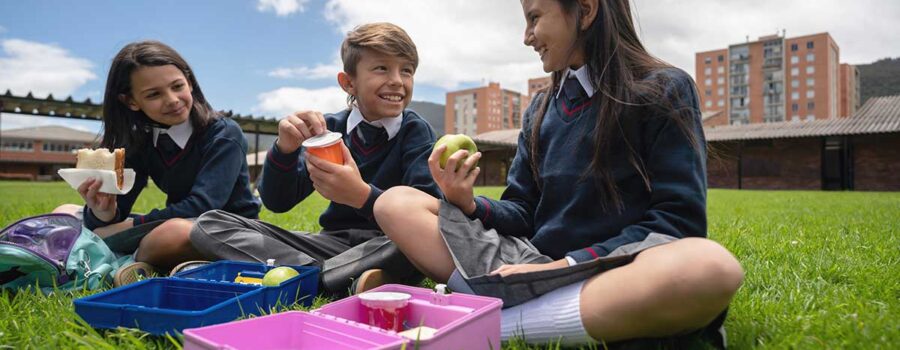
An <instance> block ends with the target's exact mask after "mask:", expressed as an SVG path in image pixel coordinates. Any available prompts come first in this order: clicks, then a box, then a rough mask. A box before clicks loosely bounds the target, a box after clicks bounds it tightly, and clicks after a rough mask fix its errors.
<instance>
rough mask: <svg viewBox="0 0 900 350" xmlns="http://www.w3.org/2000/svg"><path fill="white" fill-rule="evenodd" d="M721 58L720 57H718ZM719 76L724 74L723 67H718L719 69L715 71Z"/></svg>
mask: <svg viewBox="0 0 900 350" xmlns="http://www.w3.org/2000/svg"><path fill="white" fill-rule="evenodd" d="M719 57H722V56H719ZM716 71H717V72H719V74H725V66H719V69H716Z"/></svg>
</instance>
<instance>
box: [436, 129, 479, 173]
mask: <svg viewBox="0 0 900 350" xmlns="http://www.w3.org/2000/svg"><path fill="white" fill-rule="evenodd" d="M441 145H447V149H446V150H444V153H442V154H441V161H440V164H441V169H444V168H445V167H446V166H447V160H448V159H450V156H452V155H453V154H454V153H456V151H459V150H461V149H463V150H466V151H469V156H471V155H473V154H475V152H478V147H477V146H475V141H473V140H472V138H471V137H469V136H466V135H463V134H447V135H444V136H442V137H441V138H440V139H438V140H437V142H435V143H434V148H438V147H440V146H441ZM467 158H468V156H467V157H465V158H463V159H461V160H460V161H459V163H456V169H459V167H460V166H462V163H463V162H464V161H465V160H466V159H467ZM477 166H478V163H477V162H476V163H475V165H474V166H473V167H472V169H475V167H477Z"/></svg>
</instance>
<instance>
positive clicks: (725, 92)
mask: <svg viewBox="0 0 900 350" xmlns="http://www.w3.org/2000/svg"><path fill="white" fill-rule="evenodd" d="M839 59H840V49H839V48H838V45H837V44H836V43H835V41H834V40H833V39H832V37H831V35H829V34H828V33H820V34H813V35H806V36H800V37H794V38H785V37H784V36H779V35H770V36H764V37H760V38H759V39H758V40H756V41H752V42H750V41H748V42H745V43H738V44H732V45H730V46H729V47H728V48H726V49H718V50H712V51H706V52H698V53H697V54H696V62H695V69H696V74H695V77H696V81H697V89H698V91H699V92H700V103H701V111H702V112H704V113H710V112H715V111H726V115H727V119H728V122H727V124H753V123H763V122H782V121H800V120H807V121H809V120H820V119H830V118H840V117H847V116H850V115H852V114H853V113H854V112H855V111H856V110H857V109H858V108H859V103H860V101H859V98H858V96H859V73H858V71H856V68H855V67H853V66H850V65H846V64H845V65H841V64H840V61H839ZM844 96H847V97H846V98H845V97H844Z"/></svg>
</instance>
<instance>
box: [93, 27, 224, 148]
mask: <svg viewBox="0 0 900 350" xmlns="http://www.w3.org/2000/svg"><path fill="white" fill-rule="evenodd" d="M170 64H171V65H173V66H175V67H177V68H178V69H179V70H181V72H182V73H183V74H184V77H185V79H187V80H188V81H189V82H190V84H191V88H192V89H193V92H191V95H192V97H193V100H194V102H193V105H192V106H191V114H190V121H191V126H193V127H194V132H199V131H202V130H203V129H205V128H206V126H207V125H209V124H210V122H211V121H212V120H214V119H215V118H218V115H217V113H216V112H215V111H214V110H213V108H212V106H210V105H209V102H207V101H206V97H204V96H203V90H201V89H200V84H199V83H197V78H196V77H195V76H194V74H193V71H192V70H191V67H190V66H188V64H187V61H185V60H184V58H182V57H181V55H179V54H178V52H176V51H175V50H174V49H172V48H171V47H169V46H168V45H166V44H163V43H161V42H159V41H152V40H151V41H141V42H134V43H131V44H128V45H125V47H123V48H122V50H119V53H118V54H117V55H116V57H115V58H113V61H112V64H111V65H110V67H109V75H108V76H107V78H106V92H104V94H103V141H102V142H101V143H100V145H101V146H102V147H106V148H110V149H112V148H117V147H129V148H137V147H141V145H143V144H144V143H145V142H146V141H147V139H148V137H149V136H148V135H149V133H150V131H151V129H152V127H153V126H157V124H156V123H155V122H153V120H151V119H150V118H149V117H147V115H146V114H144V112H143V111H132V110H131V109H130V108H128V106H126V105H125V104H124V103H122V102H121V101H119V95H121V94H124V95H128V96H131V73H133V72H134V71H136V70H137V69H139V68H141V67H156V66H166V65H170Z"/></svg>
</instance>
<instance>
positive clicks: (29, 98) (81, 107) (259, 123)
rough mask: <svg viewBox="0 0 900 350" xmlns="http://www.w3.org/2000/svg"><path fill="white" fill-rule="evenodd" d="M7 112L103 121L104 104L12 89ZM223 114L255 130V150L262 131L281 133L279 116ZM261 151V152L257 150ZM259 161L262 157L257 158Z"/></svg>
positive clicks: (5, 98)
mask: <svg viewBox="0 0 900 350" xmlns="http://www.w3.org/2000/svg"><path fill="white" fill-rule="evenodd" d="M3 113H16V114H21V115H31V116H35V117H54V118H67V119H77V120H96V121H100V120H102V116H103V104H99V103H94V102H93V101H91V99H90V98H87V99H85V100H84V101H81V102H78V101H75V100H74V99H72V96H69V97H68V98H66V99H65V100H57V99H55V98H54V97H53V94H50V95H49V96H47V97H46V98H43V99H41V98H36V97H34V95H32V93H31V92H29V93H28V95H26V96H24V97H23V96H14V95H13V94H12V92H11V91H10V90H6V93H5V94H3V95H0V125H2V120H3V119H2V118H3V117H2V115H3ZM221 113H222V115H223V116H225V117H228V118H231V119H232V120H234V121H235V122H237V123H238V125H240V126H241V129H242V130H243V131H244V133H253V134H255V135H257V136H256V137H254V145H255V149H257V150H259V136H258V135H259V134H267V135H277V134H278V120H277V119H275V118H266V117H254V116H253V115H246V116H244V115H240V114H235V113H233V112H232V111H221ZM257 153H258V152H257ZM256 163H257V164H259V160H258V159H257V160H256Z"/></svg>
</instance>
